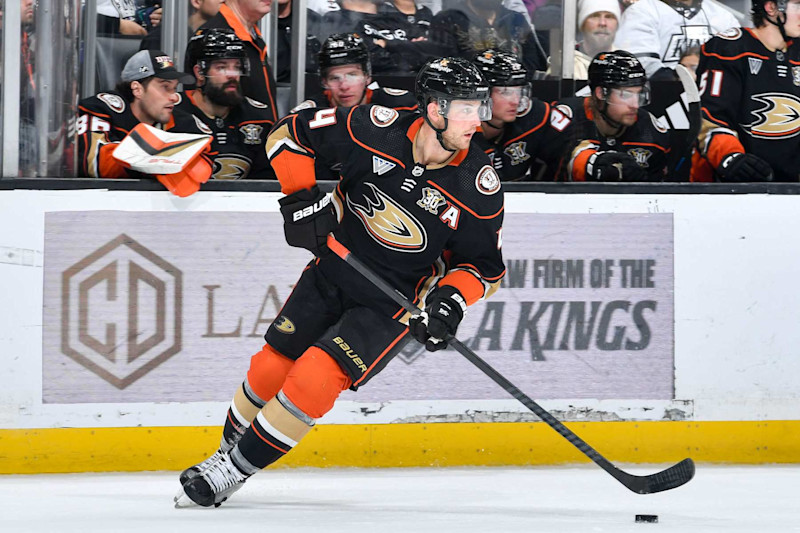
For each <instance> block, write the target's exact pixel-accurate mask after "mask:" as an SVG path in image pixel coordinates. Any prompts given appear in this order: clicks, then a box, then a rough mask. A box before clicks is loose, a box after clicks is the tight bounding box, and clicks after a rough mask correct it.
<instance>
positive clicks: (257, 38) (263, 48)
mask: <svg viewBox="0 0 800 533" xmlns="http://www.w3.org/2000/svg"><path fill="white" fill-rule="evenodd" d="M271 9H272V0H226V2H225V3H224V4H222V5H220V7H219V13H217V14H216V15H215V16H213V17H212V18H211V19H210V20H209V21H208V22H206V23H205V24H203V25H202V26H201V29H208V28H230V29H232V30H234V31H235V32H236V36H237V37H238V38H239V39H241V40H242V42H244V47H245V50H246V51H247V59H248V61H249V63H250V67H251V68H250V75H249V76H246V77H244V78H242V91H243V92H244V95H245V96H249V97H250V98H252V99H253V100H255V101H257V102H262V103H264V104H266V105H268V106H269V113H270V120H272V122H273V123H274V122H276V121H277V120H278V111H277V107H276V106H275V76H274V74H273V72H272V67H270V61H269V58H268V57H267V45H266V43H265V42H264V39H262V38H261V32H260V31H259V29H258V27H257V24H258V22H259V21H260V20H261V19H262V18H263V17H264V16H265V15H267V14H268V13H269V12H270V10H271ZM187 63H188V59H187ZM186 88H187V89H190V88H192V87H186Z"/></svg>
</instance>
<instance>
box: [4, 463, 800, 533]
mask: <svg viewBox="0 0 800 533" xmlns="http://www.w3.org/2000/svg"><path fill="white" fill-rule="evenodd" d="M665 466H668V465H658V466H654V467H652V468H650V467H647V468H644V467H641V466H639V465H635V466H630V467H626V468H625V470H627V471H629V472H631V473H634V474H648V473H652V472H655V471H656V470H660V469H661V468H663V467H665ZM798 486H800V466H759V467H747V466H707V465H702V464H701V465H698V469H697V475H696V476H695V479H694V480H692V481H691V482H690V483H689V484H688V485H685V486H683V487H680V488H678V489H674V490H672V491H669V492H665V493H660V494H652V495H647V496H642V495H638V494H633V493H631V492H629V491H628V490H627V489H626V488H625V487H623V486H622V485H620V484H619V483H618V482H617V481H616V480H614V479H613V478H611V477H610V476H609V475H608V474H606V473H605V472H604V471H602V470H601V469H599V468H597V467H596V466H594V465H586V466H580V467H573V468H566V467H565V468H556V467H553V468H542V467H535V468H447V469H434V468H425V469H421V468H414V469H313V470H311V469H276V470H268V471H265V472H262V473H259V474H257V475H256V476H255V477H253V478H251V479H250V480H248V482H247V483H246V484H245V486H244V487H243V488H242V489H241V490H240V491H239V492H238V493H236V494H234V495H233V497H232V498H231V500H230V501H228V502H226V503H224V504H223V505H222V507H220V508H218V509H201V508H192V509H174V508H173V506H172V497H173V495H174V493H175V492H176V491H177V489H178V481H177V473H176V472H155V473H114V474H70V475H59V474H53V475H29V476H22V475H11V476H0V531H2V532H3V533H7V532H20V533H36V532H45V531H46V532H95V531H96V532H104V533H111V532H127V531H131V532H133V531H135V532H142V533H157V532H183V531H186V532H188V533H206V532H208V533H233V532H247V531H252V532H315V533H327V532H348V533H351V532H373V531H374V532H378V533H392V532H398V533H400V532H402V533H412V532H413V533H416V532H434V533H449V532H458V533H494V532H505V531H519V532H523V531H524V532H526V533H530V532H552V533H589V532H613V533H617V532H619V533H624V532H636V533H655V532H659V533H667V532H681V533H695V532H698V533H699V532H717V531H719V532H725V533H763V532H770V533H772V532H780V533H784V532H791V531H800V522H799V519H800V499H799V498H798V494H797V491H798ZM636 514H656V515H658V516H659V522H658V523H657V524H648V523H635V522H634V515H636Z"/></svg>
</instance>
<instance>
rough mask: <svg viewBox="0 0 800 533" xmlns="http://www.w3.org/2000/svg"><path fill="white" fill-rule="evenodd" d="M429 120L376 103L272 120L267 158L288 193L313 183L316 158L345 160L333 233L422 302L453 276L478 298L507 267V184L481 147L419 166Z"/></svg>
mask: <svg viewBox="0 0 800 533" xmlns="http://www.w3.org/2000/svg"><path fill="white" fill-rule="evenodd" d="M422 123H423V118H422V117H420V116H419V115H416V114H411V113H406V114H403V113H398V112H397V111H395V110H393V109H389V108H387V107H382V106H376V105H365V106H357V107H352V108H341V107H340V108H334V109H321V110H314V109H305V110H301V111H299V112H297V113H296V114H292V115H289V116H287V117H285V118H283V119H282V120H281V121H280V122H279V123H278V124H277V125H276V126H275V128H274V129H273V130H272V133H271V134H270V137H269V139H268V141H267V154H268V156H269V158H270V161H271V163H272V165H273V167H274V168H275V172H276V174H277V176H278V179H279V180H280V182H281V185H282V189H283V191H284V192H285V193H291V192H294V191H296V190H299V189H301V188H307V187H311V186H313V184H314V183H315V179H314V173H313V168H314V159H316V158H326V159H328V160H330V161H336V162H338V163H340V165H341V171H340V175H341V179H340V181H339V183H338V185H337V187H336V189H335V192H334V196H333V202H334V204H335V206H336V210H337V214H338V216H339V218H340V225H339V227H338V228H337V229H336V230H335V232H334V235H335V236H336V238H337V239H338V240H339V241H340V242H342V243H343V244H344V245H345V246H347V247H348V248H349V249H350V250H351V251H352V252H353V253H354V254H355V255H356V256H357V257H359V258H360V259H361V260H362V261H363V262H364V263H366V264H367V265H368V266H369V267H370V268H372V269H374V270H375V271H376V272H380V273H381V275H382V276H383V277H384V279H386V280H387V281H388V282H389V283H390V284H391V285H392V286H394V287H397V288H398V290H399V291H400V292H401V293H402V294H404V295H405V296H406V297H407V298H409V299H410V300H412V301H414V302H415V303H419V302H420V301H421V300H423V299H424V297H425V295H426V294H427V293H428V292H429V291H430V289H431V288H432V287H433V286H434V284H435V283H436V282H437V281H438V280H440V279H441V278H442V277H443V276H445V275H446V276H447V279H448V280H452V281H450V284H452V285H454V286H456V287H458V288H459V290H460V291H461V292H462V294H464V297H465V298H466V299H467V301H476V300H478V299H480V298H483V297H486V296H488V295H489V294H491V293H492V292H494V290H496V288H497V287H498V286H499V281H500V279H501V278H502V276H503V274H504V272H505V267H504V265H503V260H502V254H501V240H500V239H501V228H502V222H503V191H502V186H501V184H500V180H499V178H498V176H497V173H496V172H495V170H494V169H493V168H492V166H491V165H490V162H489V159H488V157H487V156H486V154H484V153H483V152H482V151H481V150H480V148H478V147H477V146H476V145H474V144H471V145H470V147H469V148H468V149H466V150H461V151H459V152H457V153H455V154H453V156H452V157H451V158H450V159H449V160H448V161H446V162H444V163H442V164H440V165H436V166H428V167H425V166H423V165H421V164H419V163H417V162H416V159H415V155H414V139H415V138H416V135H417V133H418V132H419V130H420V128H421V127H422ZM319 267H320V269H321V271H322V272H323V273H324V275H325V276H326V277H327V278H328V279H330V280H332V281H333V282H334V283H336V284H337V285H338V286H339V287H341V288H342V290H343V291H344V292H345V293H346V294H347V295H348V296H349V297H351V298H356V299H358V300H361V301H363V302H364V303H365V304H367V305H371V306H376V307H379V308H381V309H385V310H386V311H387V312H391V313H392V314H393V315H394V314H395V313H396V314H397V315H396V316H397V317H398V318H399V317H400V316H401V315H402V314H403V313H404V312H403V311H402V310H401V309H398V306H397V304H395V303H393V302H391V301H390V300H388V299H387V298H386V296H385V295H383V294H382V293H380V292H379V291H377V290H376V289H375V288H374V287H372V286H371V284H370V283H369V282H367V281H366V280H365V279H363V277H361V276H360V275H359V274H358V273H355V272H354V271H353V270H352V268H351V267H350V266H348V265H346V264H345V263H344V262H343V261H341V260H340V259H339V258H338V257H335V256H333V257H331V256H326V257H323V258H321V259H320V260H319ZM455 272H458V274H455ZM446 281H447V280H446Z"/></svg>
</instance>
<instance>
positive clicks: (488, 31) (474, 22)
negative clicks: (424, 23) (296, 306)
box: [429, 0, 547, 75]
mask: <svg viewBox="0 0 800 533" xmlns="http://www.w3.org/2000/svg"><path fill="white" fill-rule="evenodd" d="M429 40H430V41H431V44H432V47H431V51H432V55H437V56H460V57H463V58H465V59H470V60H471V59H472V58H473V57H474V56H475V54H477V53H479V52H482V51H483V50H485V49H487V48H492V49H496V50H503V51H506V52H510V53H512V54H514V55H515V56H516V57H517V58H519V59H520V60H521V61H522V64H523V66H524V67H525V69H526V70H527V71H528V73H529V74H531V75H532V74H533V72H534V71H542V72H544V71H546V70H547V56H546V55H545V53H544V50H542V47H541V46H540V45H539V42H538V41H537V39H536V37H535V35H534V33H533V32H532V31H531V26H530V24H528V21H527V20H525V17H524V16H523V15H522V14H520V13H517V12H516V11H511V10H510V9H506V8H505V7H503V6H502V1H501V0H466V1H465V2H464V3H463V5H462V6H461V7H459V8H457V9H447V10H443V11H440V12H439V13H437V14H436V16H434V17H433V21H431V32H430V36H429Z"/></svg>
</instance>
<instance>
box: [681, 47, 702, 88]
mask: <svg viewBox="0 0 800 533" xmlns="http://www.w3.org/2000/svg"><path fill="white" fill-rule="evenodd" d="M678 63H680V64H681V65H683V66H684V67H686V68H687V69H689V74H691V75H692V78H693V79H695V80H696V79H697V65H699V64H700V47H699V46H690V47H689V48H687V49H686V50H684V51H683V52H682V53H681V58H680V60H679V61H678Z"/></svg>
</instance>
